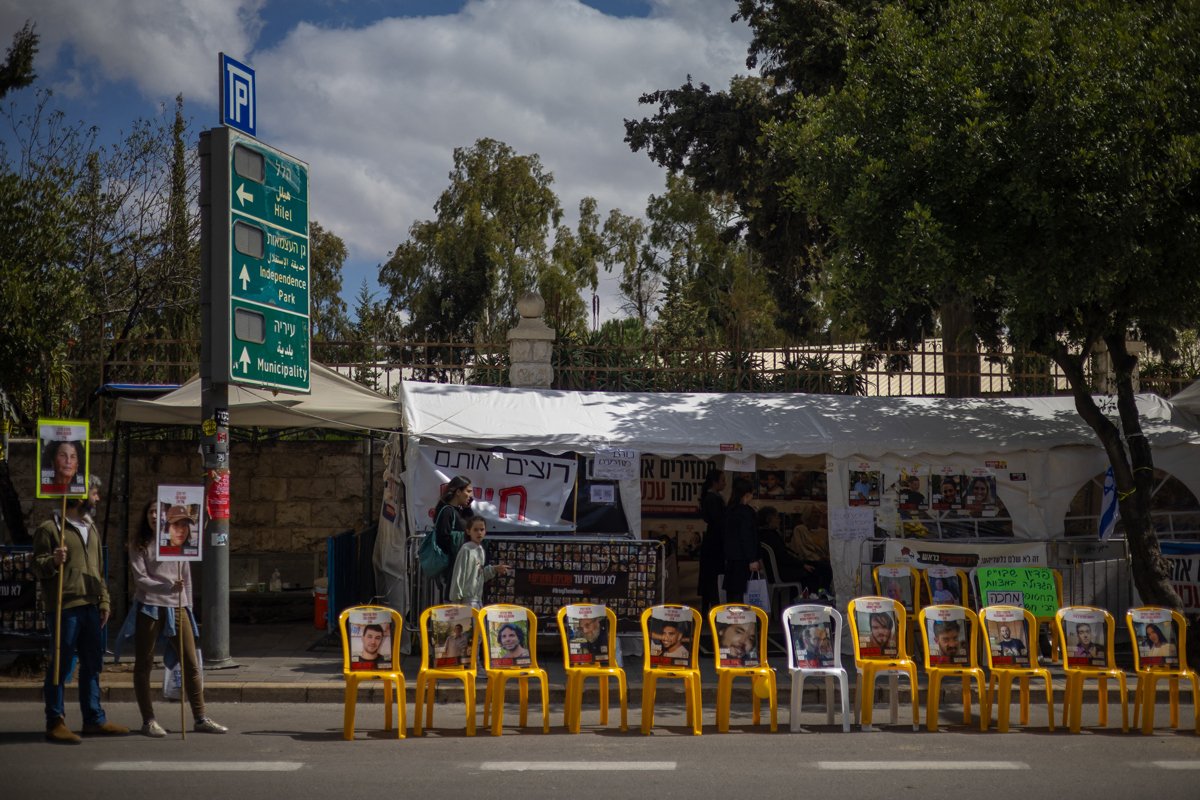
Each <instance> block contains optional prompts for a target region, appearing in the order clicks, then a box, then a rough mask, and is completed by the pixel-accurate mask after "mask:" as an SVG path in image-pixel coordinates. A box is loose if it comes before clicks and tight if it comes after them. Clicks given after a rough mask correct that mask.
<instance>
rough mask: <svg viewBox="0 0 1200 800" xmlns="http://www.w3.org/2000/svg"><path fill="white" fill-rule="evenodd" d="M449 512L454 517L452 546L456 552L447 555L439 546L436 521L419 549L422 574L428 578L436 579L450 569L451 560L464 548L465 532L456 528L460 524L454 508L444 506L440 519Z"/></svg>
mask: <svg viewBox="0 0 1200 800" xmlns="http://www.w3.org/2000/svg"><path fill="white" fill-rule="evenodd" d="M447 511H449V512H450V513H451V514H452V515H453V516H452V517H451V519H450V544H451V546H452V547H453V548H454V552H453V553H446V552H444V551H443V550H442V548H441V547H439V546H438V543H437V521H436V520H435V521H434V529H433V530H431V531H430V532H429V533H427V534H425V539H424V541H422V542H421V546H420V547H419V548H417V561H418V562H420V564H421V572H422V574H424V575H425V577H426V578H436V577H437V576H439V575H441V574H442V573H443V572H445V571H446V570H447V569H449V568H450V561H451V559H452V558H453V557H454V556H456V555H458V549H459V548H460V547H462V543H463V532H462V531H460V530H458V529H457V528H456V527H455V525H456V523H457V522H458V512H457V511H455V510H454V507H453V506H442V510H441V511H439V512H438V519H441V515H442V514H445V513H446V512H447Z"/></svg>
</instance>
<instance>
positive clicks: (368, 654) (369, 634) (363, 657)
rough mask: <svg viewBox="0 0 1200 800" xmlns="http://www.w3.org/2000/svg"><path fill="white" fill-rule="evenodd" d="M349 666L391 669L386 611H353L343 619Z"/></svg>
mask: <svg viewBox="0 0 1200 800" xmlns="http://www.w3.org/2000/svg"><path fill="white" fill-rule="evenodd" d="M346 626H347V628H348V630H347V631H346V634H347V636H349V641H350V669H352V670H390V669H391V668H392V615H391V614H388V613H387V612H385V611H352V612H351V613H350V615H349V617H348V618H347V619H346Z"/></svg>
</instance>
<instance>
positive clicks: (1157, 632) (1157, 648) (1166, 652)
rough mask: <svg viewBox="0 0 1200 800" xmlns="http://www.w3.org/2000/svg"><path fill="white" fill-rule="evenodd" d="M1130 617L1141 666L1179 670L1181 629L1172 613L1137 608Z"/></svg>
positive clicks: (1165, 610)
mask: <svg viewBox="0 0 1200 800" xmlns="http://www.w3.org/2000/svg"><path fill="white" fill-rule="evenodd" d="M1129 615H1130V617H1131V618H1132V620H1133V633H1134V636H1136V637H1137V648H1138V660H1139V661H1140V662H1141V666H1143V667H1163V668H1166V669H1178V668H1179V629H1178V627H1177V626H1176V625H1175V618H1174V617H1172V616H1171V612H1170V611H1168V610H1167V609H1165V608H1137V609H1133V610H1131V611H1130V612H1129Z"/></svg>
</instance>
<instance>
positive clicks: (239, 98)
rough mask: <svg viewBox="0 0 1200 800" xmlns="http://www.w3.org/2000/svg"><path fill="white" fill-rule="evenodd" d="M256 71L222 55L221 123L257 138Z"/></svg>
mask: <svg viewBox="0 0 1200 800" xmlns="http://www.w3.org/2000/svg"><path fill="white" fill-rule="evenodd" d="M254 106H255V97H254V70H252V69H251V68H250V67H248V66H246V65H245V64H242V63H241V62H238V61H235V60H233V59H232V58H230V57H229V56H227V55H225V54H224V53H221V123H222V124H223V125H228V126H229V127H231V128H236V129H237V130H239V131H241V132H242V133H245V134H248V135H250V136H255V135H256V134H255V129H256V127H257V125H256V120H255V116H256V111H255V107H254Z"/></svg>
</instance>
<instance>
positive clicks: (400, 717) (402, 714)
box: [388, 678, 408, 739]
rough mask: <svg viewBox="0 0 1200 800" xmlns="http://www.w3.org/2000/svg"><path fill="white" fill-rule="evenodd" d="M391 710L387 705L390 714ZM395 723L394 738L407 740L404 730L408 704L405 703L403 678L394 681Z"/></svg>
mask: <svg viewBox="0 0 1200 800" xmlns="http://www.w3.org/2000/svg"><path fill="white" fill-rule="evenodd" d="M391 710H392V704H391V703H388V711H389V712H391ZM396 721H397V725H396V738H397V739H406V738H408V731H407V730H406V729H407V728H408V703H406V702H405V697H404V679H403V678H398V679H397V680H396Z"/></svg>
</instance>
